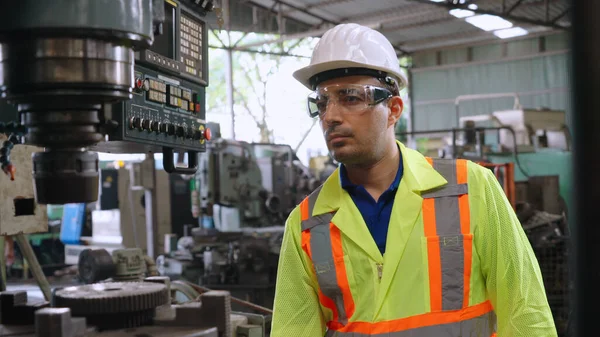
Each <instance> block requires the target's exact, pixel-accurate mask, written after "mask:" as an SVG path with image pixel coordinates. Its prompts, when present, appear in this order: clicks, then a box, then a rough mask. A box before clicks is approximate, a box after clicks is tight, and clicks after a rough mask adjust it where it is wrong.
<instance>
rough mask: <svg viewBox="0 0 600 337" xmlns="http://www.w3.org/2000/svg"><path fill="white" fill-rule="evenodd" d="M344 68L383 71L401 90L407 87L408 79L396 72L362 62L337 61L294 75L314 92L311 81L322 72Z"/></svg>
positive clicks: (308, 67)
mask: <svg viewBox="0 0 600 337" xmlns="http://www.w3.org/2000/svg"><path fill="white" fill-rule="evenodd" d="M342 68H368V69H374V70H381V71H384V72H386V73H388V74H389V75H392V76H394V77H396V78H397V80H398V87H399V90H402V89H403V88H404V87H405V86H406V82H407V81H406V78H405V77H404V75H403V74H397V73H395V72H390V69H389V68H384V67H377V66H373V65H372V64H366V63H361V62H354V61H347V60H335V61H329V62H322V63H318V64H313V65H309V66H306V67H304V68H301V69H298V70H296V71H295V72H294V73H293V74H292V75H293V76H294V78H295V79H296V80H298V82H300V83H302V85H304V86H305V87H307V88H308V89H309V90H313V89H314V88H312V87H311V85H310V79H311V78H312V77H313V76H315V75H317V74H320V73H322V72H325V71H329V70H334V69H342Z"/></svg>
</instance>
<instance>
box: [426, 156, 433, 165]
mask: <svg viewBox="0 0 600 337" xmlns="http://www.w3.org/2000/svg"><path fill="white" fill-rule="evenodd" d="M425 159H427V162H428V163H429V165H433V158H431V157H425Z"/></svg>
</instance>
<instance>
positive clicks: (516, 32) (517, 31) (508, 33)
mask: <svg viewBox="0 0 600 337" xmlns="http://www.w3.org/2000/svg"><path fill="white" fill-rule="evenodd" d="M527 34H529V32H528V31H526V30H525V29H523V28H521V27H513V28H508V29H501V30H497V31H495V32H494V35H496V36H497V37H499V38H501V39H510V38H511V37H515V36H523V35H527Z"/></svg>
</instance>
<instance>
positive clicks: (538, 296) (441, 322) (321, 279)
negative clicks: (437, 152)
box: [271, 143, 556, 337]
mask: <svg viewBox="0 0 600 337" xmlns="http://www.w3.org/2000/svg"><path fill="white" fill-rule="evenodd" d="M399 146H400V150H401V152H402V158H403V164H404V176H403V178H402V181H401V183H400V186H399V188H398V191H397V192H396V193H397V194H396V197H395V201H394V205H393V209H392V215H391V218H390V224H389V230H388V238H387V243H386V254H385V256H382V255H381V253H380V252H379V250H378V249H377V246H376V245H375V242H374V241H373V239H372V237H371V236H370V233H369V231H368V229H367V227H366V225H365V223H364V221H363V220H362V216H361V214H360V212H359V211H358V209H357V208H356V206H355V205H354V203H353V202H352V199H351V198H350V197H349V195H348V194H347V192H345V191H344V190H343V189H342V188H341V186H340V182H339V172H338V171H337V170H336V172H334V173H333V174H332V175H331V176H330V177H329V179H328V180H327V181H326V182H325V183H324V184H323V185H322V186H321V187H319V188H318V189H317V190H316V191H314V192H313V193H312V194H311V195H309V196H308V197H307V198H306V199H305V200H304V201H303V202H302V203H301V204H300V205H299V206H298V207H297V208H296V209H295V210H294V211H293V212H292V214H290V217H289V219H288V222H287V224H286V233H285V234H284V240H283V244H282V250H281V257H280V265H279V274H278V279H277V287H276V295H275V305H274V314H273V325H272V332H271V336H273V337H279V336H300V337H301V336H306V337H320V336H323V335H324V334H325V336H330V337H333V336H344V337H347V336H352V337H362V336H382V337H383V336H385V337H409V336H410V337H429V336H435V337H459V336H461V337H462V336H469V337H475V336H480V337H490V336H496V333H498V335H497V336H499V337H504V336H510V337H513V336H514V337H518V336H523V337H533V336H536V337H545V336H549V337H553V336H556V329H555V327H554V322H553V319H552V315H551V313H550V309H549V306H548V302H547V300H546V297H545V293H544V287H543V283H542V279H541V274H540V270H539V266H538V264H537V260H536V259H535V255H534V254H533V251H532V249H531V246H530V244H529V242H528V240H527V238H526V236H525V234H524V232H523V230H522V228H521V227H520V224H519V223H518V220H516V216H515V215H514V212H513V210H512V208H511V206H510V204H509V203H508V201H507V200H506V197H505V196H504V194H503V192H502V189H501V187H500V185H499V184H498V182H497V180H496V178H495V176H494V175H493V174H491V172H490V171H489V170H488V169H485V168H483V167H481V166H479V165H477V164H475V163H473V162H470V161H467V160H449V159H433V160H432V159H430V158H425V157H423V156H422V155H420V154H419V153H418V152H416V151H412V150H410V149H407V148H405V147H404V146H403V145H402V144H401V143H399ZM494 232H496V233H494ZM499 259H500V260H499Z"/></svg>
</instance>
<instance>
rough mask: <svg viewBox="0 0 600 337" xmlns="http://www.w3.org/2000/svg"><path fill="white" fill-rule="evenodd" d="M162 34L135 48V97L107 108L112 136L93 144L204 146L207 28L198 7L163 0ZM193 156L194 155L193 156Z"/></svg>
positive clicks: (118, 149) (139, 149) (129, 149)
mask: <svg viewBox="0 0 600 337" xmlns="http://www.w3.org/2000/svg"><path fill="white" fill-rule="evenodd" d="M163 7H164V11H165V20H164V22H163V24H162V34H160V35H156V36H155V40H154V43H153V44H152V46H151V47H150V48H149V49H147V50H140V51H138V52H136V53H135V67H134V88H133V92H132V96H133V97H132V99H131V100H128V101H125V102H123V103H119V104H114V105H112V106H111V107H110V109H109V110H110V111H107V112H105V115H106V116H105V117H106V120H109V121H111V123H112V124H110V125H107V132H106V133H107V135H108V139H109V140H110V141H109V142H101V143H100V144H98V146H96V147H95V149H94V150H96V151H102V152H115V153H146V152H149V151H152V152H156V153H160V152H163V154H165V151H168V152H170V153H171V155H170V156H172V154H173V152H174V151H187V152H188V154H190V153H198V152H204V151H205V150H206V141H208V140H210V137H211V133H210V130H208V129H207V128H206V120H205V116H206V111H205V89H206V87H207V86H208V73H207V71H206V69H207V68H208V63H207V62H208V61H207V55H208V44H207V43H206V41H207V40H208V33H207V29H206V22H205V19H204V18H203V17H202V16H201V15H200V14H199V13H198V12H197V10H196V7H195V6H193V5H190V3H188V2H185V1H181V0H164V2H163ZM188 158H189V156H188Z"/></svg>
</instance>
